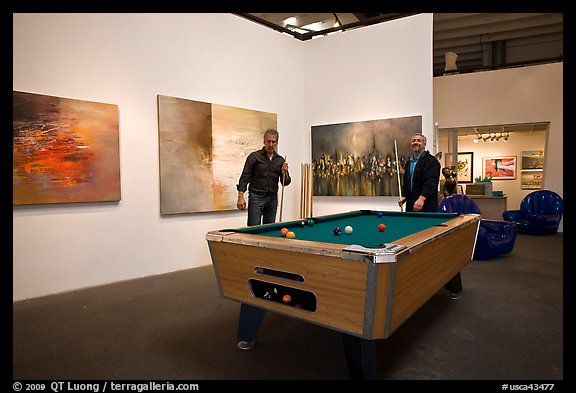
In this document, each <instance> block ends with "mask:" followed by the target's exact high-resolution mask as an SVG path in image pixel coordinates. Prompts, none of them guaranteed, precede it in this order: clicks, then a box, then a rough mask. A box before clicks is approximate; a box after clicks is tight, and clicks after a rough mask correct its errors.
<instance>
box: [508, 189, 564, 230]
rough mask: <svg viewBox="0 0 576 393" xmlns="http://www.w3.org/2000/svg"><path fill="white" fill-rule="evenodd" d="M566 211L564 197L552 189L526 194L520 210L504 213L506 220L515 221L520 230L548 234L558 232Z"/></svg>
mask: <svg viewBox="0 0 576 393" xmlns="http://www.w3.org/2000/svg"><path fill="white" fill-rule="evenodd" d="M563 212H564V202H563V200H562V197H561V196H560V195H558V194H556V193H555V192H554V191H550V190H538V191H534V192H531V193H530V194H528V195H526V196H525V197H524V199H523V200H522V202H521V203H520V209H519V210H506V211H505V212H504V213H502V216H503V217H504V220H505V221H510V222H513V223H514V224H515V225H516V227H518V232H520V233H526V234H530V235H547V234H552V233H556V232H558V225H560V220H561V219H562V214H563Z"/></svg>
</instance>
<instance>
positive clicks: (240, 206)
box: [236, 194, 246, 210]
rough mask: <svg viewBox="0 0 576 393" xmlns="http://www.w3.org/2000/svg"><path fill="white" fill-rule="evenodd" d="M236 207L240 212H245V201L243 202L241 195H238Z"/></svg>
mask: <svg viewBox="0 0 576 393" xmlns="http://www.w3.org/2000/svg"><path fill="white" fill-rule="evenodd" d="M236 207H237V208H238V209H240V210H246V201H245V200H244V195H243V194H238V200H237V201H236Z"/></svg>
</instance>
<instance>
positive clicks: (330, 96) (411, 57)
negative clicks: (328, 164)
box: [304, 14, 434, 215]
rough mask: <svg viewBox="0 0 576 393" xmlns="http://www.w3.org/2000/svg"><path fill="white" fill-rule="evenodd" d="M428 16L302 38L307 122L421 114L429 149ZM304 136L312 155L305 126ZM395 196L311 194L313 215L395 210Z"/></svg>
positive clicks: (431, 72) (430, 101)
mask: <svg viewBox="0 0 576 393" xmlns="http://www.w3.org/2000/svg"><path fill="white" fill-rule="evenodd" d="M432 19H433V18H432V14H420V15H415V16H412V17H409V18H402V19H397V20H393V21H389V22H386V23H380V24H376V25H372V26H368V27H363V28H361V29H358V30H354V31H351V32H345V33H338V34H334V35H333V36H330V37H328V38H331V39H329V40H324V39H317V40H312V41H311V42H309V43H307V45H306V47H305V56H304V62H305V67H304V75H305V78H304V81H305V89H304V90H305V92H306V96H305V98H306V107H305V111H306V123H307V124H309V125H310V126H315V125H324V124H336V123H348V122H358V121H367V120H377V119H389V118H396V117H407V116H422V129H423V133H424V135H426V137H427V138H428V145H427V146H426V147H427V149H428V150H430V151H432V150H433V143H432V140H433V133H434V120H433V118H432V99H433V94H432V75H433V71H432ZM352 33H353V34H352ZM307 138H308V139H306V141H307V144H306V145H307V147H308V149H309V153H308V155H309V157H311V151H310V149H311V143H310V129H308V135H307ZM397 200H398V197H397V196H396V197H314V200H313V215H323V214H331V213H338V212H344V211H349V210H357V209H380V210H392V211H400V208H399V206H398V203H397Z"/></svg>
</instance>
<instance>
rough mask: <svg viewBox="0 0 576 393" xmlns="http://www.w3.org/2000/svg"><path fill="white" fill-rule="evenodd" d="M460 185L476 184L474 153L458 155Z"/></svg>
mask: <svg viewBox="0 0 576 393" xmlns="http://www.w3.org/2000/svg"><path fill="white" fill-rule="evenodd" d="M458 183H474V153H473V152H462V153H458Z"/></svg>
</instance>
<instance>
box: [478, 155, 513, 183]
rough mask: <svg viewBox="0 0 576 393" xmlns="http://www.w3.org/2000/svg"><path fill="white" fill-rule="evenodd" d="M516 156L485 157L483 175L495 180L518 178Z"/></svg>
mask: <svg viewBox="0 0 576 393" xmlns="http://www.w3.org/2000/svg"><path fill="white" fill-rule="evenodd" d="M516 170H517V168H516V156H509V157H484V160H483V161H482V176H483V177H491V178H492V179H493V180H512V179H516Z"/></svg>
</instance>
